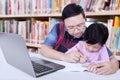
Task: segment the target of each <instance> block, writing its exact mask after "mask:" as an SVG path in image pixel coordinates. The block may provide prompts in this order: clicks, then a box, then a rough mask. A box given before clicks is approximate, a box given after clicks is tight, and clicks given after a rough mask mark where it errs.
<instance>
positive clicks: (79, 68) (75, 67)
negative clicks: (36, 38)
mask: <svg viewBox="0 0 120 80" xmlns="http://www.w3.org/2000/svg"><path fill="white" fill-rule="evenodd" d="M63 64H64V66H65V68H64V69H62V70H60V71H70V72H84V71H88V70H87V68H86V67H85V65H86V64H80V63H67V62H64V63H63Z"/></svg>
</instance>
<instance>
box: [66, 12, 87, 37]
mask: <svg viewBox="0 0 120 80" xmlns="http://www.w3.org/2000/svg"><path fill="white" fill-rule="evenodd" d="M64 22H65V26H66V30H67V31H68V33H69V34H70V35H72V36H74V37H75V38H80V37H81V36H82V34H83V33H84V31H85V29H86V27H85V19H84V18H83V16H82V14H79V15H77V16H73V17H70V18H67V19H65V20H64Z"/></svg>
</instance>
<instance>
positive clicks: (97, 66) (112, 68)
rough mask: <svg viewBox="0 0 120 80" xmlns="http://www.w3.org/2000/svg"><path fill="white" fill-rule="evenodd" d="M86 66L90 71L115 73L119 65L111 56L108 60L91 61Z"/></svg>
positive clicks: (106, 73) (103, 73) (102, 73)
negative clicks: (100, 61)
mask: <svg viewBox="0 0 120 80" xmlns="http://www.w3.org/2000/svg"><path fill="white" fill-rule="evenodd" d="M87 68H88V70H89V71H90V72H93V73H95V74H99V75H108V74H112V73H115V72H116V71H117V70H118V69H119V66H118V61H117V60H116V59H115V58H114V57H113V56H111V57H110V62H102V63H91V64H89V65H88V66H87Z"/></svg>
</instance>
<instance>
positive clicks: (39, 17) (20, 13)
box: [0, 0, 120, 60]
mask: <svg viewBox="0 0 120 80" xmlns="http://www.w3.org/2000/svg"><path fill="white" fill-rule="evenodd" d="M6 1H7V2H8V5H6V3H5V2H6ZM14 1H17V2H15V4H14ZM24 1H26V2H24ZM37 1H38V2H39V1H41V4H36V3H38V2H37ZM49 1H51V2H49ZM57 1H58V2H59V1H61V5H60V4H59V3H58V4H57V3H55V1H54V0H45V1H44V0H3V1H0V4H1V5H2V6H5V7H7V9H6V8H5V9H4V7H3V8H1V7H0V10H1V11H4V12H0V20H3V21H5V20H15V22H16V21H18V22H17V23H19V21H20V23H21V22H23V21H24V22H25V23H26V22H27V20H28V22H30V24H31V25H34V26H35V25H36V24H34V22H36V23H37V22H39V21H42V22H43V23H44V21H45V22H46V21H47V22H48V23H47V24H48V25H47V28H49V30H48V32H49V31H50V29H51V28H52V27H51V24H50V23H51V19H52V18H56V19H61V16H62V14H61V11H62V9H63V8H64V6H65V5H67V4H68V3H72V2H73V3H74V2H76V3H77V4H78V3H79V5H81V6H82V7H83V8H84V9H85V10H86V8H87V6H85V5H87V4H88V3H87V2H85V1H90V0H56V2H57ZM65 1H66V2H65ZM71 1H72V2H71ZM95 1H102V0H95ZM103 1H104V0H103ZM22 3H23V4H25V3H26V5H23V6H22ZM96 3H97V2H96ZM96 3H95V4H94V5H96ZM98 3H99V2H98ZM12 4H13V5H12ZM45 4H48V6H47V8H45V7H46V6H45ZM49 4H54V5H52V6H50V5H49ZM83 4H85V5H83ZM116 4H117V3H116ZM16 5H19V7H20V10H19V9H18V6H16ZM28 5H29V6H28ZM56 5H57V6H56ZM88 5H89V4H88ZM36 6H37V9H36ZM96 6H97V7H99V6H98V4H97V5H96ZM24 7H26V8H27V9H28V10H27V9H25V8H24ZM41 7H42V8H41ZM56 7H57V8H56ZM9 8H10V9H9ZM90 8H92V7H90ZM113 8H114V6H113ZM56 9H57V10H56ZM40 10H41V11H40ZM6 11H7V12H6ZM47 11H48V12H47ZM85 15H86V17H87V18H93V19H97V20H98V21H103V22H107V21H108V19H114V18H115V16H120V9H118V10H115V9H113V10H109V11H105V10H104V11H97V12H85ZM25 23H23V24H25ZM40 23H41V22H40ZM26 24H27V23H26ZM37 24H39V23H37ZM0 25H1V24H0ZM31 27H32V26H31ZM0 28H1V27H0ZM45 28H46V27H45ZM40 31H41V30H40ZM33 32H34V31H33ZM44 32H46V31H44ZM44 32H42V34H44V36H42V37H43V38H42V39H40V42H39V43H38V42H37V43H35V42H32V41H30V43H29V42H26V45H27V46H28V47H33V48H34V47H35V48H39V47H41V44H42V42H43V41H44V39H45V36H46V35H47V33H44ZM21 34H23V33H21ZM36 34H38V33H36ZM30 36H32V33H31V35H30ZM37 36H39V35H37ZM25 37H26V36H25ZM34 38H36V37H34ZM37 39H38V38H36V40H37ZM116 58H117V59H118V60H120V57H119V56H117V57H116Z"/></svg>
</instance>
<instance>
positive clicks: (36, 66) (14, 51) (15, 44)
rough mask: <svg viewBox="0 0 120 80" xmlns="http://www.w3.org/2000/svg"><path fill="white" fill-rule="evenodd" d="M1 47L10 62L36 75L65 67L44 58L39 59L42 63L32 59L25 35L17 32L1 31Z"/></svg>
mask: <svg viewBox="0 0 120 80" xmlns="http://www.w3.org/2000/svg"><path fill="white" fill-rule="evenodd" d="M0 47H1V49H2V51H3V54H4V57H5V59H6V61H7V63H8V64H10V65H12V66H14V67H16V68H18V69H20V70H22V71H23V72H26V73H28V74H29V75H32V76H34V77H39V76H42V75H45V74H48V73H51V72H54V71H57V70H60V69H63V68H64V67H65V66H63V65H60V64H56V63H53V62H50V61H47V60H43V59H39V62H40V63H38V62H35V61H32V60H31V59H30V56H29V53H28V50H27V47H26V44H25V42H24V40H23V37H21V36H20V35H17V34H8V33H0Z"/></svg>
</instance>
